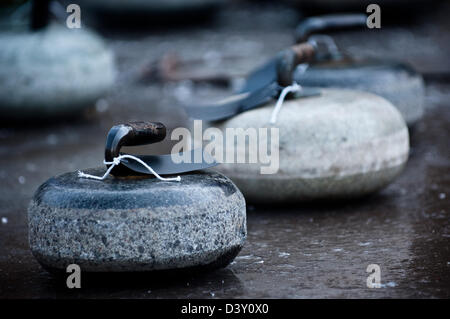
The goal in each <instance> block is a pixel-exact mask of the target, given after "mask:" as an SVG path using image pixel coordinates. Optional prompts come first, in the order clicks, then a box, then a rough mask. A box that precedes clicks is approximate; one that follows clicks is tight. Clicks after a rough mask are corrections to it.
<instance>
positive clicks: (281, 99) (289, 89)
mask: <svg viewBox="0 0 450 319" xmlns="http://www.w3.org/2000/svg"><path fill="white" fill-rule="evenodd" d="M301 90H302V87H301V85H299V84H297V83H296V82H294V83H292V84H291V85H289V86H286V87H285V88H284V89H283V90H282V91H281V93H280V96H279V97H278V101H277V104H276V105H275V108H274V109H273V111H272V115H271V116H270V124H275V123H276V122H277V117H278V113H280V110H281V106H282V105H283V102H284V99H285V98H286V95H287V94H288V93H290V92H299V91H301Z"/></svg>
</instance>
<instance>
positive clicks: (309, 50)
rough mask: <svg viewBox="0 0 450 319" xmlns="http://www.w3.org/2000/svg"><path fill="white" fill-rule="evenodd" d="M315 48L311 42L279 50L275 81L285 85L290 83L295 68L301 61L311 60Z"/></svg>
mask: <svg viewBox="0 0 450 319" xmlns="http://www.w3.org/2000/svg"><path fill="white" fill-rule="evenodd" d="M315 53H316V48H315V46H314V45H313V44H311V43H301V44H296V45H294V46H292V47H290V48H289V49H287V50H284V51H281V52H280V53H279V54H278V56H277V82H278V84H279V85H280V86H282V87H286V86H288V85H291V84H292V81H293V74H294V70H295V68H296V67H297V66H298V65H299V64H302V63H308V62H311V61H312V60H313V58H314V55H315Z"/></svg>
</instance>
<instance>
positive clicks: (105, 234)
mask: <svg viewBox="0 0 450 319" xmlns="http://www.w3.org/2000/svg"><path fill="white" fill-rule="evenodd" d="M122 132H123V130H122ZM120 134H121V133H120V130H119V135H120ZM119 135H116V136H119ZM164 135H165V132H164ZM119 137H120V136H119ZM134 138H135V139H136V138H137V139H141V138H142V134H141V135H140V136H139V134H136V135H135V137H134ZM113 140H114V138H113ZM116 142H117V139H116V140H115V142H114V141H113V144H117V143H116ZM141 142H142V141H141ZM120 143H121V142H120V141H119V144H120ZM132 144H133V143H130V141H128V144H126V145H132ZM134 144H135V145H136V143H134ZM139 144H141V143H139ZM124 145H125V144H124ZM115 168H119V167H117V166H116V167H115ZM155 170H156V169H155ZM124 171H125V170H123V169H122V170H117V172H118V173H119V175H117V176H114V177H112V176H108V177H107V178H105V179H104V180H94V179H88V178H80V176H79V175H78V174H77V172H71V173H65V174H62V175H59V176H56V177H53V178H50V179H49V180H48V181H46V182H45V183H44V184H42V185H41V186H40V187H39V189H38V190H37V191H36V193H35V195H34V198H33V200H32V202H31V204H30V206H29V209H28V219H29V243H30V248H31V251H32V253H33V255H34V256H35V257H36V259H37V260H38V261H39V263H40V264H41V265H42V266H43V267H44V268H46V269H48V270H53V271H55V270H56V271H57V270H59V271H61V270H65V269H66V267H67V266H68V265H69V264H72V263H75V264H77V265H79V266H80V268H81V270H82V271H86V272H135V271H138V272H139V271H154V270H175V269H192V268H193V267H195V268H198V267H200V268H219V267H225V266H226V265H228V264H229V263H230V262H231V261H232V260H233V259H234V257H235V256H236V255H237V254H238V253H239V251H240V249H241V248H242V246H243V244H244V242H245V239H246V207H245V200H244V197H243V195H242V194H241V192H240V191H239V189H238V188H237V187H236V186H235V185H234V184H233V183H232V182H231V181H230V180H229V179H228V178H227V177H225V176H223V175H222V174H220V173H217V172H215V171H212V170H209V169H205V170H196V171H191V172H186V173H182V174H180V176H181V180H180V181H179V182H176V181H161V180H159V179H157V178H155V177H153V176H150V175H142V174H134V175H135V176H133V175H127V176H125V175H123V172H124ZM104 172H105V169H104V168H96V169H90V170H86V171H85V173H84V174H93V175H102V174H103V173H104ZM121 174H122V175H121Z"/></svg>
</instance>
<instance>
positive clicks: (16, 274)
mask: <svg viewBox="0 0 450 319" xmlns="http://www.w3.org/2000/svg"><path fill="white" fill-rule="evenodd" d="M446 8H447V9H450V8H449V5H447V6H446ZM255 10H256V8H254V7H251V8H250V9H245V8H238V9H230V10H227V11H225V12H224V13H223V14H222V15H221V20H220V21H218V23H217V25H212V26H211V27H209V28H205V29H187V28H186V29H185V28H182V29H181V30H177V29H174V30H171V31H167V32H164V33H160V32H154V33H151V34H145V35H143V36H142V37H140V38H137V37H128V38H127V36H126V35H120V34H119V35H117V37H115V38H114V37H112V38H110V39H109V43H110V44H111V45H112V47H113V48H114V49H115V51H116V53H117V54H118V57H119V59H118V62H119V69H120V71H121V73H120V75H119V83H120V85H125V87H118V88H117V89H116V90H114V95H112V96H111V97H110V98H108V99H107V102H108V104H107V105H108V112H107V113H101V114H100V115H99V116H97V117H96V119H95V120H90V121H80V122H76V123H70V125H68V124H67V123H59V124H55V125H52V126H46V127H44V126H42V125H39V126H36V127H27V128H26V129H18V128H17V129H14V128H2V129H0V141H1V143H0V155H1V156H0V184H1V185H2V186H1V187H2V188H1V191H0V243H1V244H0V296H1V297H2V298H24V297H25V298H44V297H46V298H64V297H65V298H163V297H166V298H236V297H239V298H241V297H242V298H245V297H250V298H252V297H254V298H268V297H274V298H297V297H301V298H320V297H341V298H345V297H348V298H390V297H400V298H406V297H416V298H425V297H445V298H449V297H450V288H449V287H450V272H449V270H450V264H449V262H450V247H449V238H450V211H449V206H450V205H449V198H450V180H449V174H448V172H449V169H450V160H449V159H450V153H449V152H450V150H449V148H448V141H449V135H450V133H449V127H450V124H449V122H450V105H449V101H450V85H449V84H448V83H445V82H442V83H441V82H439V81H436V80H435V81H434V82H428V83H427V90H426V94H427V95H426V98H427V99H426V105H427V110H426V113H425V117H424V119H423V121H422V122H420V123H418V124H417V126H416V127H415V128H414V131H413V132H412V134H411V147H412V148H411V156H410V158H409V161H408V163H407V166H406V169H405V171H404V172H403V173H402V175H401V176H400V178H399V179H397V180H396V181H395V182H394V183H393V184H392V185H390V186H389V187H388V188H386V189H385V190H384V191H383V192H381V193H379V194H376V195H374V196H372V197H369V198H365V199H361V200H359V201H357V202H347V203H342V204H340V205H335V204H333V203H322V205H319V206H318V205H296V206H292V207H273V206H272V207H270V206H263V207H251V206H249V207H248V210H247V211H248V220H247V224H248V238H247V242H246V244H245V246H244V248H243V250H242V251H241V253H240V254H239V256H238V257H237V259H236V260H235V262H234V263H232V264H231V265H230V266H229V267H227V268H226V269H222V270H219V271H216V272H213V273H204V274H202V275H197V276H194V275H185V276H181V277H171V276H169V278H164V280H161V279H159V280H158V278H154V277H150V276H149V277H144V276H141V275H139V276H136V277H135V279H134V280H133V279H132V278H130V277H126V278H124V279H122V278H121V277H120V276H117V277H114V276H113V277H112V279H111V278H108V280H105V281H102V280H100V279H99V280H98V281H90V280H88V279H87V280H84V281H83V282H82V285H84V286H83V288H82V289H80V290H77V291H74V290H75V289H72V290H69V289H67V288H65V280H64V281H63V282H57V281H55V280H53V279H52V278H51V276H50V275H49V274H48V273H47V272H46V271H44V270H43V269H42V268H40V266H39V265H38V263H37V261H36V260H35V259H34V258H33V256H32V255H31V252H30V250H29V247H28V239H27V213H26V209H27V205H28V203H29V201H30V200H31V198H32V196H33V193H34V192H35V191H36V189H37V187H38V186H39V185H40V184H42V182H44V181H45V180H47V179H48V178H50V177H51V176H54V175H57V174H61V173H64V172H68V171H74V170H77V169H82V168H85V167H96V166H99V165H101V163H102V161H103V154H102V150H103V147H104V142H105V133H106V132H107V131H108V129H109V128H110V127H111V126H112V125H115V124H117V123H119V122H123V121H125V120H128V119H130V120H131V119H143V118H145V119H149V120H155V119H158V121H161V122H163V123H165V124H166V125H167V126H168V129H169V130H170V129H173V128H175V127H178V126H180V125H186V118H185V117H183V115H182V114H181V112H177V111H176V110H177V109H176V108H175V105H176V102H177V100H176V99H177V97H178V98H181V99H189V97H191V98H192V97H194V96H195V97H198V96H200V97H201V98H202V99H205V98H207V97H209V98H214V99H215V98H217V97H218V95H222V96H226V95H228V94H229V91H226V90H223V89H218V88H215V87H213V86H205V87H203V86H201V85H200V86H198V87H196V88H195V90H194V92H192V91H191V89H192V86H191V85H190V84H188V83H179V84H173V88H174V89H173V90H167V91H166V90H164V89H163V88H165V87H163V86H160V85H156V84H154V83H153V84H151V85H147V86H136V85H134V84H132V81H131V79H132V78H131V73H132V72H134V71H137V70H138V69H139V67H141V66H143V65H145V64H146V63H148V62H149V60H151V59H152V58H155V57H156V56H158V55H160V54H162V53H163V52H166V51H168V50H170V51H174V52H180V53H182V54H183V56H185V57H186V58H189V57H197V56H198V53H199V52H209V53H208V54H209V55H208V56H209V57H214V55H215V54H216V56H217V54H223V55H225V56H228V55H232V56H236V55H237V56H238V58H236V59H226V58H225V59H223V63H224V65H231V66H230V67H229V68H227V67H224V69H223V70H221V71H230V72H231V71H232V70H233V68H234V70H235V69H237V68H240V69H241V70H243V71H248V70H250V69H251V68H253V67H255V66H256V64H259V63H261V62H263V61H264V60H265V59H266V58H268V57H270V56H272V55H273V54H275V53H276V52H277V51H278V50H279V49H280V48H284V47H286V46H288V45H289V44H291V43H292V40H293V30H294V28H295V25H296V22H297V18H296V15H295V13H294V12H293V11H291V10H289V9H285V8H280V7H275V8H274V7H271V6H268V7H267V8H266V9H264V10H262V11H261V13H260V14H259V15H257V14H255V12H256V11H255ZM448 12H449V11H448V10H444V9H443V10H437V11H436V12H435V15H433V16H431V17H429V16H425V15H424V16H423V17H422V20H421V21H418V22H417V23H416V24H414V25H406V26H401V25H400V26H394V27H390V26H389V25H387V24H386V25H383V26H382V29H381V31H380V32H378V31H374V32H372V31H373V30H371V31H369V30H367V31H362V32H357V31H356V32H351V33H348V34H347V35H344V34H339V35H337V36H336V37H337V42H338V45H340V44H344V45H346V46H347V48H349V51H351V53H352V54H357V55H359V56H368V55H370V56H377V55H378V56H380V55H384V56H388V57H392V58H396V59H406V60H407V61H408V62H410V63H412V64H413V65H414V66H415V67H416V68H417V69H419V70H420V71H422V72H429V73H432V72H440V73H442V72H447V73H448V72H450V60H449V59H448V56H449V54H450V42H449V41H444V40H445V39H446V38H447V37H448V34H449V32H450V20H449V19H448ZM268 21H270V22H273V23H268ZM106 31H107V33H109V36H111V32H110V31H109V30H106ZM367 32H370V34H368V33H367ZM212 34H214V36H211V35H212ZM117 38H118V39H117ZM230 43H234V44H236V45H235V46H232V45H230ZM437 48H439V49H437ZM255 50H257V52H259V53H260V56H257V57H256V56H255V54H254V52H256V51H255ZM213 61H216V60H214V59H213ZM230 61H231V62H232V63H230ZM227 63H228V64H227ZM210 65H211V66H210V68H213V69H215V70H218V66H217V64H215V63H211V64H210ZM127 81H128V82H127ZM133 83H134V82H133ZM171 85H172V84H171ZM193 93H195V94H193ZM102 109H103V108H99V110H102ZM80 141H83V143H81V142H80ZM159 144H160V145H149V146H145V147H143V148H139V151H142V154H149V153H151V152H155V153H156V151H157V150H158V151H160V153H161V154H163V153H168V152H169V151H170V148H171V147H170V146H171V145H169V144H168V143H159ZM124 151H126V150H124ZM136 153H138V152H137V151H136ZM2 218H5V219H2ZM2 220H3V222H2ZM373 263H376V264H378V265H380V267H381V280H382V283H383V284H384V286H383V288H380V289H369V288H367V287H366V278H367V275H368V274H367V273H366V268H367V266H368V265H369V264H373ZM157 277H160V275H158V276H157ZM82 280H83V279H82Z"/></svg>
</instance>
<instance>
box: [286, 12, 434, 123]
mask: <svg viewBox="0 0 450 319" xmlns="http://www.w3.org/2000/svg"><path fill="white" fill-rule="evenodd" d="M355 26H359V27H361V28H364V27H366V16H365V15H364V14H361V15H359V14H348V15H326V16H319V17H311V18H308V19H305V20H304V21H303V22H302V23H300V25H299V26H298V27H297V30H296V38H297V42H303V41H306V40H307V39H308V38H309V39H310V40H311V41H313V42H314V41H316V42H317V41H323V40H324V41H323V44H325V46H327V47H328V48H327V51H328V52H327V53H328V54H323V55H322V56H321V57H320V58H318V59H316V60H315V61H313V62H312V63H311V65H310V66H309V68H308V69H306V71H303V70H301V69H297V70H296V73H295V75H294V79H295V80H296V81H297V82H298V83H300V84H301V85H303V86H312V87H326V88H345V89H354V90H361V91H367V92H371V93H374V94H377V95H380V96H382V97H384V98H386V99H387V100H388V101H390V102H391V103H392V104H393V105H394V106H395V107H397V109H398V110H399V111H400V113H401V114H402V116H403V118H404V119H405V121H406V123H407V124H408V125H410V126H411V125H413V124H414V123H416V122H417V121H418V120H420V119H421V118H422V116H423V112H424V104H425V102H424V100H425V97H424V96H425V86H424V81H423V79H422V76H421V75H420V74H418V73H417V72H416V71H415V70H414V69H413V68H412V67H411V66H410V65H408V64H406V63H401V62H397V61H389V60H380V59H365V60H356V59H354V58H352V57H351V56H348V55H345V54H343V53H341V52H340V51H339V49H338V48H337V46H336V45H335V44H334V42H333V39H332V38H330V37H327V36H321V35H318V36H316V37H315V36H311V34H313V33H317V32H321V31H325V30H333V29H342V28H349V27H355Z"/></svg>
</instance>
